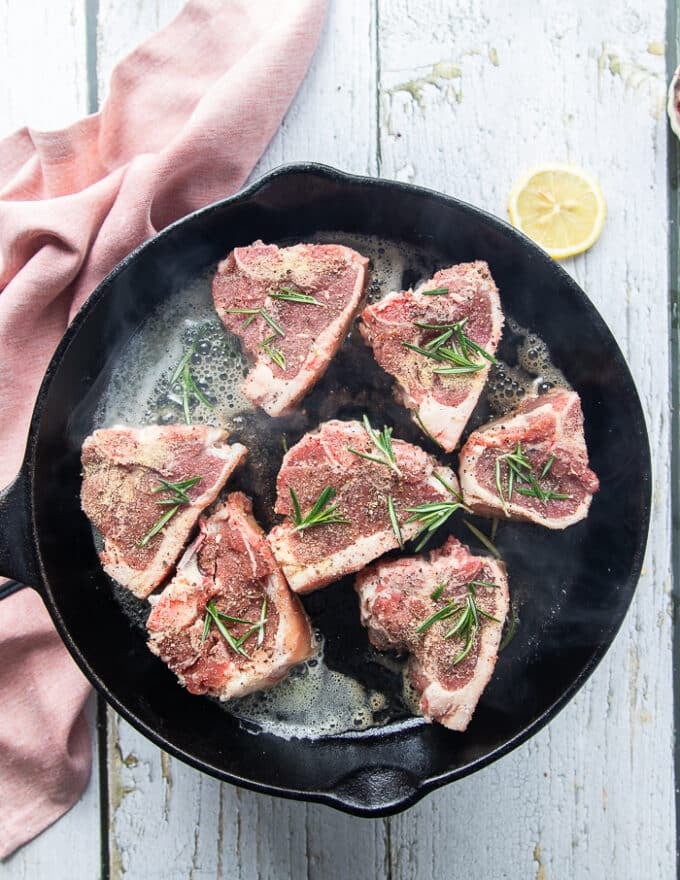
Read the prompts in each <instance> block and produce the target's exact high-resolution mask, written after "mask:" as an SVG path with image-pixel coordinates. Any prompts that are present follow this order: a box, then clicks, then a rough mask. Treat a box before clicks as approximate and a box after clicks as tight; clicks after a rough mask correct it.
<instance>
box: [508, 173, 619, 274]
mask: <svg viewBox="0 0 680 880" xmlns="http://www.w3.org/2000/svg"><path fill="white" fill-rule="evenodd" d="M508 212H509V214H510V222H511V223H512V225H513V226H516V227H517V229H520V230H521V231H522V232H523V233H524V234H525V235H528V236H529V238H531V239H533V240H534V241H535V242H536V244H539V245H540V246H541V247H542V248H543V249H544V250H546V251H547V252H548V253H549V254H550V256H551V257H554V258H555V259H556V260H563V259H565V258H566V257H573V256H574V255H575V254H580V253H582V252H583V251H585V250H588V248H589V247H591V246H592V245H593V244H595V242H596V241H597V239H598V238H599V236H600V233H601V232H602V227H603V226H604V219H605V217H606V215H607V205H606V204H605V200H604V196H603V195H602V190H601V189H600V185H599V184H598V182H597V181H596V180H595V178H593V177H591V175H590V174H588V173H587V172H586V171H583V170H582V169H581V168H575V167H574V166H573V165H563V164H560V163H555V164H552V165H541V166H539V167H537V168H532V169H531V170H530V171H528V172H527V173H526V174H525V175H524V177H523V178H522V179H521V180H520V181H518V183H517V184H516V185H515V186H514V188H513V190H512V192H511V193H510V202H509V204H508Z"/></svg>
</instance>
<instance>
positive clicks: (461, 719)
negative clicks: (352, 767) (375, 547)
mask: <svg viewBox="0 0 680 880" xmlns="http://www.w3.org/2000/svg"><path fill="white" fill-rule="evenodd" d="M355 589H356V591H357V593H358V594H359V603H360V608H361V622H362V623H363V625H364V626H365V627H367V628H368V636H369V639H370V641H371V643H372V644H373V645H374V646H375V647H376V648H378V649H379V650H381V651H385V650H395V651H399V652H406V653H408V654H410V655H411V656H410V657H409V660H408V663H407V665H406V670H405V674H406V676H407V678H408V680H409V682H410V684H411V685H412V687H413V689H414V690H415V691H416V692H417V694H419V696H420V710H421V711H422V713H423V715H424V716H425V718H426V719H427V720H428V721H432V720H434V721H438V722H439V723H440V724H443V725H444V726H445V727H449V728H450V729H451V730H465V728H466V727H467V726H468V723H469V722H470V718H471V717H472V713H473V712H474V710H475V707H476V706H477V702H478V701H479V698H480V696H481V694H482V691H483V690H484V688H485V687H486V685H487V684H488V682H489V679H490V678H491V675H492V673H493V670H494V666H495V664H496V655H497V653H498V645H499V642H500V639H501V631H502V629H503V621H504V620H505V616H506V614H507V612H508V602H509V599H508V582H507V577H506V574H505V567H504V565H503V564H502V563H500V562H496V560H493V559H486V558H482V557H479V556H472V554H471V553H470V552H469V550H468V549H467V547H465V546H464V545H463V544H461V543H460V542H459V541H457V540H456V539H455V538H453V537H450V538H449V539H448V540H447V542H446V543H445V544H444V546H443V547H442V548H441V549H439V550H433V551H432V552H431V553H430V554H429V558H428V559H424V558H423V557H418V556H416V557H411V558H401V559H396V560H394V561H392V562H382V563H381V562H377V563H375V565H371V566H370V567H369V568H367V569H366V570H365V571H363V572H361V574H359V575H358V576H357V579H356V584H355ZM492 618H495V619H492Z"/></svg>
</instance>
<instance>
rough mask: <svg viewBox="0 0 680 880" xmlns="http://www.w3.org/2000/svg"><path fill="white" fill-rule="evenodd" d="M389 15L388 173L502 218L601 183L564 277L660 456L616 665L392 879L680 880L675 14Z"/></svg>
mask: <svg viewBox="0 0 680 880" xmlns="http://www.w3.org/2000/svg"><path fill="white" fill-rule="evenodd" d="M379 8H380V58H381V71H380V85H381V127H380V136H381V141H380V148H381V149H380V152H381V156H382V164H381V172H382V174H383V175H384V176H386V177H397V178H401V179H406V180H413V181H416V182H418V183H422V184H426V185H429V186H433V187H435V188H437V189H442V190H444V191H446V192H449V193H451V194H453V195H457V196H459V197H461V198H463V199H465V200H467V201H470V202H473V203H475V204H477V205H480V206H481V207H484V208H487V209H488V210H490V211H492V212H494V213H497V214H499V215H500V216H503V217H504V216H506V213H505V202H506V198H507V194H508V192H509V190H510V187H511V185H512V183H513V182H514V180H515V179H516V178H517V177H518V176H519V174H520V173H521V172H522V171H523V170H524V169H525V168H527V167H529V166H531V165H532V164H535V163H539V162H542V161H554V160H562V161H572V162H574V163H576V164H579V165H582V166H584V167H585V168H588V169H589V170H591V171H592V172H593V173H594V174H595V175H596V176H597V177H598V178H599V180H600V181H601V183H602V186H603V189H604V192H605V195H606V197H607V199H608V203H609V218H608V220H607V224H606V227H605V230H604V233H603V235H602V239H601V241H600V242H599V243H598V244H597V245H596V246H595V247H594V248H593V249H592V251H590V252H589V253H587V254H585V255H583V256H581V257H579V258H576V259H574V260H572V261H570V262H569V263H568V264H567V265H566V268H567V269H568V271H570V272H571V273H572V274H573V275H574V277H575V278H576V279H577V281H578V282H579V283H580V284H581V285H582V286H583V287H584V288H585V290H586V291H588V293H589V294H590V296H591V298H592V299H593V301H594V302H595V303H596V305H597V306H598V308H599V309H600V310H601V312H602V314H603V315H604V317H605V319H606V320H607V321H608V323H609V325H610V327H611V328H612V330H613V332H614V334H615V335H616V337H617V339H618V340H619V342H620V344H621V345H622V348H623V350H624V352H625V354H626V356H627V358H628V361H629V363H630V365H631V369H632V371H633V374H634V376H635V378H636V381H637V383H638V388H639V391H640V394H641V397H642V400H643V405H644V407H645V412H646V414H647V418H648V426H649V432H650V443H651V447H652V453H653V457H654V461H655V464H656V469H655V470H656V474H655V485H654V489H655V501H654V512H653V522H652V527H651V531H650V544H649V548H648V552H647V558H646V563H645V570H644V574H643V577H642V579H641V582H640V587H639V590H638V593H637V596H636V600H635V602H634V606H633V608H632V611H631V612H630V614H629V615H628V617H627V619H626V622H625V624H624V626H623V628H622V631H621V633H620V634H619V636H618V638H617V639H616V642H615V644H614V646H613V648H612V649H611V651H610V652H609V654H608V656H607V658H606V659H605V661H604V662H603V664H602V665H601V667H600V668H599V669H598V670H597V672H596V673H595V675H594V676H593V678H592V680H591V682H590V683H589V684H588V685H587V686H586V688H584V690H583V691H582V692H581V693H580V694H579V695H578V697H577V698H576V699H575V700H574V701H573V702H572V703H571V704H570V706H569V707H568V708H567V709H565V710H564V712H563V713H562V714H561V715H560V716H559V717H558V718H557V719H556V720H555V721H554V722H553V723H552V724H551V725H550V727H549V728H548V729H547V730H546V731H544V732H543V733H542V734H540V735H539V736H537V737H536V738H535V739H534V740H533V741H531V742H530V743H527V744H526V745H525V746H524V747H522V748H520V749H519V750H518V751H516V752H515V753H513V754H512V755H510V756H508V757H506V758H505V759H503V760H502V761H500V762H499V763H497V764H496V765H494V766H492V767H490V768H488V769H487V770H486V771H483V772H482V773H479V774H477V775H476V776H474V777H473V778H471V779H468V780H464V781H462V782H460V783H458V784H456V785H454V786H451V787H450V788H449V789H447V790H444V791H442V792H440V793H438V794H436V795H434V796H432V797H430V798H428V799H427V800H426V801H425V802H424V803H422V804H421V805H419V806H417V807H416V808H414V809H413V810H411V811H410V812H408V813H407V814H405V815H404V816H403V817H400V818H397V819H395V820H393V822H392V831H391V839H392V841H394V842H395V846H394V849H393V851H392V876H393V877H395V878H407V877H408V878H411V877H421V876H437V875H438V874H440V873H450V871H451V866H452V865H455V866H456V868H455V873H456V876H490V877H495V876H503V877H508V878H515V877H516V878H520V877H527V876H537V877H542V878H543V877H569V876H571V877H579V878H581V877H583V878H588V877H592V878H599V877H642V876H655V877H671V876H674V858H675V852H674V833H675V827H674V804H673V779H672V770H671V768H672V747H673V727H672V722H673V719H672V705H671V699H670V697H669V695H670V694H671V693H672V680H671V609H670V580H669V570H670V562H669V560H670V546H669V534H670V532H669V515H668V510H669V506H670V505H669V494H668V493H669V486H670V475H669V470H668V466H669V454H668V449H669V439H670V438H669V419H668V399H669V398H668V390H669V389H668V380H667V373H668V347H667V339H668V323H667V302H666V297H667V290H668V277H667V261H666V241H667V237H666V236H667V226H666V211H667V201H666V185H665V143H666V125H665V120H664V117H663V112H662V109H661V108H662V103H663V94H664V59H663V57H662V56H660V55H659V54H658V52H659V44H661V45H662V44H663V35H664V28H665V18H664V14H665V12H664V4H663V3H661V2H658V0H657V2H642V0H637V2H634V3H629V4H627V6H626V11H625V13H622V14H621V15H620V16H611V15H609V14H608V13H607V11H606V9H605V8H604V7H602V6H601V5H600V4H593V3H590V2H588V0H578V2H576V0H575V2H573V3H571V4H568V6H565V5H564V4H562V3H558V2H554V0H551V2H548V3H545V4H542V5H541V10H540V15H537V13H536V9H535V8H534V7H533V6H531V5H528V4H513V5H512V6H508V7H507V9H505V8H503V7H502V6H500V5H499V4H497V3H493V2H491V0H483V2H476V3H468V4H463V5H462V6H461V5H460V4H450V3H447V2H444V0H431V2H430V3H428V12H427V15H423V14H421V7H416V6H415V4H412V3H409V2H407V0H389V2H388V0H380V3H379ZM416 10H417V11H416ZM633 792H634V793H635V794H634V796H631V793H633ZM461 817H464V820H463V821H461ZM490 820H491V821H492V822H493V827H494V828H501V829H502V833H501V834H500V835H498V834H494V835H493V836H492V839H490V840H489V841H488V845H484V843H483V840H480V828H487V829H488V827H489V822H490Z"/></svg>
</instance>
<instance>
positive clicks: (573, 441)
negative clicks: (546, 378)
mask: <svg viewBox="0 0 680 880" xmlns="http://www.w3.org/2000/svg"><path fill="white" fill-rule="evenodd" d="M460 485H461V488H462V490H463V498H464V500H465V503H466V504H467V505H468V506H469V507H471V508H472V510H474V511H475V513H480V514H482V515H484V516H495V517H503V516H505V517H507V518H508V519H521V520H528V521H529V522H535V523H538V524H539V525H543V526H547V527H548V528H549V529H565V528H566V527H567V526H570V525H573V524H574V523H576V522H578V521H579V520H582V519H585V517H586V516H587V515H588V508H589V507H590V502H591V501H592V496H593V494H594V493H595V492H597V490H598V489H599V487H600V484H599V481H598V479H597V477H596V476H595V474H594V473H593V472H592V471H591V470H590V468H589V467H588V450H587V449H586V441H585V437H584V435H583V413H582V412H581V401H580V399H579V396H578V394H576V392H575V391H568V390H567V389H566V388H554V389H553V390H551V391H549V392H548V393H547V394H544V395H542V396H540V397H530V398H528V399H527V400H524V401H522V403H521V404H520V406H518V407H517V409H515V410H513V411H512V412H511V413H509V414H508V415H507V416H503V417H502V418H499V419H495V420H494V421H492V422H489V424H488V425H484V427H482V428H479V430H477V431H474V432H473V433H472V434H470V436H469V437H468V439H467V442H466V443H465V445H464V446H463V448H462V449H461V452H460Z"/></svg>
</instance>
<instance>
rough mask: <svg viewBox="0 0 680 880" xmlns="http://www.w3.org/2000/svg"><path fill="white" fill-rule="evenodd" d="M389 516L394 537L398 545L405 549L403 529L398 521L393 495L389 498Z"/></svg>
mask: <svg viewBox="0 0 680 880" xmlns="http://www.w3.org/2000/svg"><path fill="white" fill-rule="evenodd" d="M387 514H388V516H389V518H390V524H391V526H392V531H393V532H394V536H395V538H396V539H397V544H399V546H400V547H401V549H402V550H403V549H404V538H403V537H402V534H401V529H400V528H399V520H398V519H397V511H396V508H395V506H394V498H392V496H391V495H388V496H387Z"/></svg>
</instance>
